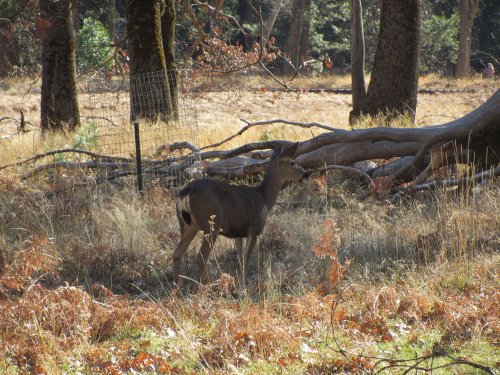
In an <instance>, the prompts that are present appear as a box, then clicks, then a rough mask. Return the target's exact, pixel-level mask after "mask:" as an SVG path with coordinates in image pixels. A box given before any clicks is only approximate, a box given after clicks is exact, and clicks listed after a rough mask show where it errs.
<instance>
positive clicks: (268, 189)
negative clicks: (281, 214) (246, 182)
mask: <svg viewBox="0 0 500 375" xmlns="http://www.w3.org/2000/svg"><path fill="white" fill-rule="evenodd" d="M282 185H283V180H282V179H281V178H280V176H279V174H278V171H276V170H275V169H274V168H269V170H268V172H267V174H266V176H265V177H264V181H262V184H261V185H260V186H259V190H260V192H261V193H262V196H263V197H264V204H265V205H266V207H267V209H268V210H270V209H271V208H272V207H273V206H274V204H275V203H276V200H277V199H278V194H279V192H280V189H281V186H282Z"/></svg>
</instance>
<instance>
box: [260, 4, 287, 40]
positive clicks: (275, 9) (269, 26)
mask: <svg viewBox="0 0 500 375" xmlns="http://www.w3.org/2000/svg"><path fill="white" fill-rule="evenodd" d="M281 1H282V0H272V1H271V10H270V11H269V15H268V17H267V19H266V20H265V22H264V25H263V26H264V30H262V34H263V35H262V48H266V47H267V43H268V42H269V37H270V36H271V31H272V30H273V27H274V23H275V22H276V18H277V17H278V13H279V12H280V9H281Z"/></svg>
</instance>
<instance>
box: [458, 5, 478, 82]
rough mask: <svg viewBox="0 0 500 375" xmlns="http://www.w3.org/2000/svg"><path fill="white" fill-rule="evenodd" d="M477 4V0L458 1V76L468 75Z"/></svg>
mask: <svg viewBox="0 0 500 375" xmlns="http://www.w3.org/2000/svg"><path fill="white" fill-rule="evenodd" d="M478 5H479V0H460V1H459V3H458V12H459V14H460V25H459V29H458V61H457V76H458V77H467V76H469V75H470V51H471V34H472V25H473V23H474V18H475V17H476V13H477V8H478Z"/></svg>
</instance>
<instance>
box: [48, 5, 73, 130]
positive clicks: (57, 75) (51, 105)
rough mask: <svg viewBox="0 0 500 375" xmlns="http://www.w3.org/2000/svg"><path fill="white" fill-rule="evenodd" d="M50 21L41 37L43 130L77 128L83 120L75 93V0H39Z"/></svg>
mask: <svg viewBox="0 0 500 375" xmlns="http://www.w3.org/2000/svg"><path fill="white" fill-rule="evenodd" d="M39 4H40V12H41V17H42V18H43V19H45V20H46V21H47V26H46V28H45V30H44V34H45V35H44V37H43V40H42V93H41V104H40V106H41V128H42V131H43V132H45V131H64V130H70V131H71V130H74V129H75V127H76V126H77V125H79V122H80V114H79V109H78V99H77V93H76V83H75V76H76V68H75V48H74V40H73V26H72V11H71V9H72V6H73V4H74V2H73V0H60V1H51V0H40V1H39Z"/></svg>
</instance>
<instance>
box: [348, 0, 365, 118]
mask: <svg viewBox="0 0 500 375" xmlns="http://www.w3.org/2000/svg"><path fill="white" fill-rule="evenodd" d="M351 35H352V39H351V67H352V69H351V81H352V84H351V86H352V111H353V112H354V113H355V112H359V111H360V105H361V103H362V102H363V100H364V99H365V96H366V83H365V37H364V31H363V10H362V4H361V0H351ZM350 120H352V119H350Z"/></svg>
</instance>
